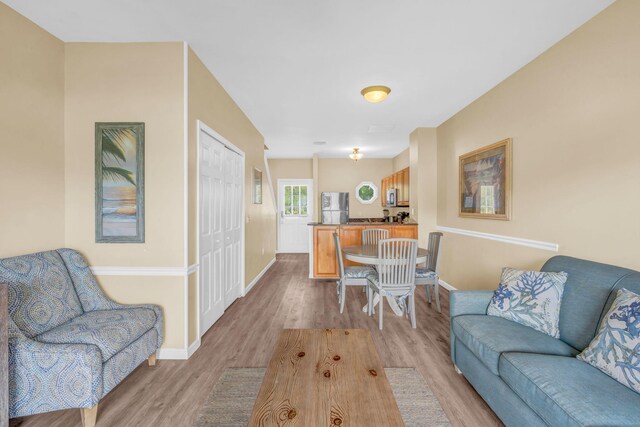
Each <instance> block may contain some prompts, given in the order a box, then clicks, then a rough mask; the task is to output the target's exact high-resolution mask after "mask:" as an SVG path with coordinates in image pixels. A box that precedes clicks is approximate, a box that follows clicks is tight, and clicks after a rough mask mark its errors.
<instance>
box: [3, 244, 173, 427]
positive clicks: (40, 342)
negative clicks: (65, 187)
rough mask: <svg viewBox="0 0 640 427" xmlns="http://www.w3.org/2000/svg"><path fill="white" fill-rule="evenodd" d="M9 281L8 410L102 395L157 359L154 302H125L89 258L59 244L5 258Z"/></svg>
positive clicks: (90, 401)
mask: <svg viewBox="0 0 640 427" xmlns="http://www.w3.org/2000/svg"><path fill="white" fill-rule="evenodd" d="M0 282H2V283H7V284H8V285H9V287H8V289H9V318H10V319H9V417H10V418H14V417H19V416H25V415H32V414H37V413H42V412H48V411H53V410H58V409H67V408H81V409H83V412H82V418H83V421H84V424H85V426H90V425H92V424H93V423H94V422H95V417H96V412H97V404H98V401H99V400H100V399H101V398H102V397H103V396H105V395H106V394H107V393H109V391H111V390H112V389H113V388H114V387H115V386H116V385H118V384H119V383H120V382H121V381H122V380H123V379H124V378H125V377H126V376H127V375H129V374H130V373H131V372H132V371H133V370H134V369H135V368H136V367H137V366H138V365H139V364H140V363H142V362H143V361H145V360H146V359H147V358H149V361H150V364H154V363H155V354H156V351H157V350H158V349H159V348H160V345H161V344H162V326H163V316H162V310H161V308H160V307H158V306H155V305H122V304H118V303H116V302H114V301H112V300H110V299H109V298H108V297H107V296H106V295H105V294H104V293H103V292H102V290H101V289H100V287H99V285H98V283H97V282H96V280H95V277H94V276H93V274H92V273H91V270H90V268H89V266H88V265H87V262H86V261H85V259H84V257H83V256H82V255H81V254H80V253H78V252H77V251H75V250H72V249H59V250H55V251H49V252H41V253H36V254H31V255H23V256H18V257H13V258H5V259H0Z"/></svg>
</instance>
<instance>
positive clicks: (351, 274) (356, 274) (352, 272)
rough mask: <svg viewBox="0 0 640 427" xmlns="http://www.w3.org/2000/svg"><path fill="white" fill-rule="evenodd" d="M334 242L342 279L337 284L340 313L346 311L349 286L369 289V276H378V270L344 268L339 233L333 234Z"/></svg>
mask: <svg viewBox="0 0 640 427" xmlns="http://www.w3.org/2000/svg"><path fill="white" fill-rule="evenodd" d="M333 241H334V243H335V246H336V257H338V267H339V274H340V279H338V281H337V282H336V285H337V291H338V303H339V304H340V313H342V312H343V311H344V301H345V299H346V296H347V286H362V287H363V289H366V287H367V276H369V275H376V270H375V269H374V268H373V267H368V266H352V267H346V268H345V266H344V260H343V258H342V247H341V246H340V236H339V235H338V233H333Z"/></svg>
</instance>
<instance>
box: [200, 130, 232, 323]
mask: <svg viewBox="0 0 640 427" xmlns="http://www.w3.org/2000/svg"><path fill="white" fill-rule="evenodd" d="M227 151H228V150H227V149H226V148H225V146H224V145H222V144H221V143H220V142H219V141H217V140H215V139H214V138H212V137H211V136H209V135H208V134H206V133H205V132H202V131H200V153H199V163H200V176H199V178H198V179H199V180H200V194H199V197H200V208H199V209H200V224H199V225H200V235H199V240H200V252H199V258H200V259H199V263H200V276H199V277H200V281H199V282H200V283H199V286H200V334H201V335H202V334H204V333H205V332H206V331H207V329H209V328H210V327H211V326H212V325H213V324H214V323H215V321H216V320H218V319H219V318H220V316H222V314H223V313H224V309H225V305H224V286H223V271H224V253H223V246H224V241H223V240H224V229H223V207H224V205H225V204H224V200H223V191H224V188H223V184H224V169H225V167H224V162H225V153H226V152H227Z"/></svg>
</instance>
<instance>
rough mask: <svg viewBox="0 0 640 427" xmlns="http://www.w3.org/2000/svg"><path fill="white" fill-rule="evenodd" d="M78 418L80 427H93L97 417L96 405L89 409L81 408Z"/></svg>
mask: <svg viewBox="0 0 640 427" xmlns="http://www.w3.org/2000/svg"><path fill="white" fill-rule="evenodd" d="M80 416H81V417H82V427H94V426H95V425H96V418H97V416H98V405H97V404H96V405H95V406H92V407H91V408H81V409H80Z"/></svg>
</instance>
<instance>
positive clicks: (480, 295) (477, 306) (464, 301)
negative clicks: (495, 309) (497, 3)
mask: <svg viewBox="0 0 640 427" xmlns="http://www.w3.org/2000/svg"><path fill="white" fill-rule="evenodd" d="M491 298H493V291H451V292H450V293H449V318H450V319H451V324H450V329H449V341H450V342H449V345H450V348H451V360H452V361H453V363H454V364H455V363H456V337H455V335H454V334H453V318H454V317H456V316H463V315H465V314H487V307H489V303H490V302H491Z"/></svg>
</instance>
